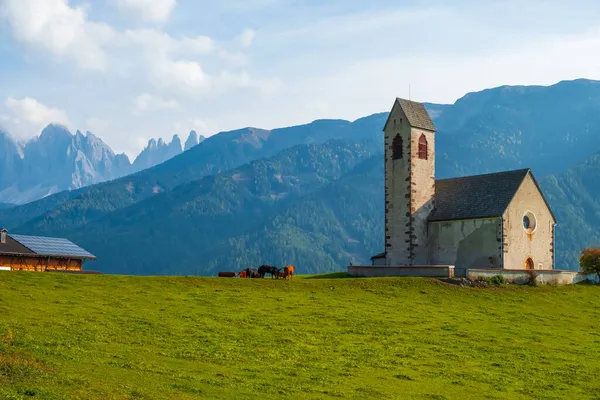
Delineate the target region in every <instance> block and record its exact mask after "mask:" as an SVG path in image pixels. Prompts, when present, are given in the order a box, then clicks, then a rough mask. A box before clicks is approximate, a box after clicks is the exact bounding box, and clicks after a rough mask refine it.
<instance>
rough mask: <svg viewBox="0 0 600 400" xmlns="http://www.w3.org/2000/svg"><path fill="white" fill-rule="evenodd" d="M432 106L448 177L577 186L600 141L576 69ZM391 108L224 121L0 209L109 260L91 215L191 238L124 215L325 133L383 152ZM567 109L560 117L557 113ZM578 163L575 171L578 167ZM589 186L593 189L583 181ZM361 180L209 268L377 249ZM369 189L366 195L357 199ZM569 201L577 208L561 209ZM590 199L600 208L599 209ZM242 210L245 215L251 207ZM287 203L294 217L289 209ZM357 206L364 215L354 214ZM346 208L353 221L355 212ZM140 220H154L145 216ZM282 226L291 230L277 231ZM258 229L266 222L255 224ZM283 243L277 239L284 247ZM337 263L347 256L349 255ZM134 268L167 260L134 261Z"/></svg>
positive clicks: (241, 238)
mask: <svg viewBox="0 0 600 400" xmlns="http://www.w3.org/2000/svg"><path fill="white" fill-rule="evenodd" d="M390 103H391V102H390ZM390 106H391V104H390ZM427 108H428V109H429V110H430V111H431V113H432V117H433V119H434V121H435V123H436V125H437V127H438V133H437V134H436V175H437V177H438V178H445V177H450V176H457V175H469V174H476V173H485V172H495V171H501V170H507V169H516V168H522V167H530V168H532V169H533V172H534V174H535V175H536V177H537V178H538V179H539V180H540V181H542V182H544V181H545V180H544V177H549V178H548V179H554V180H557V181H559V184H558V185H556V186H557V187H558V188H559V189H560V190H563V191H565V193H569V192H568V190H571V191H574V190H573V189H570V185H569V184H568V182H566V179H567V178H569V176H568V175H564V174H562V173H563V171H564V170H565V169H566V168H572V167H574V166H576V165H577V164H579V163H581V162H583V161H584V160H585V159H586V157H589V156H591V155H592V154H593V153H594V152H597V151H598V150H599V149H600V82H596V81H587V80H576V81H570V82H561V83H559V84H556V85H553V86H550V87H537V86H534V87H501V88H496V89H490V90H486V91H483V92H478V93H470V94H468V95H466V96H465V97H464V98H463V99H461V100H459V101H457V102H456V103H455V104H454V105H436V104H427ZM387 115H388V114H387V113H381V114H375V115H372V116H369V117H365V118H362V119H359V120H357V121H355V122H349V121H343V120H319V121H315V122H313V123H311V124H307V125H301V126H296V127H290V128H283V129H276V130H272V131H267V130H261V129H256V128H246V129H241V130H238V131H232V132H223V133H220V134H217V135H214V136H212V137H211V138H209V139H207V140H205V141H204V142H203V143H201V144H200V145H198V146H195V147H194V148H193V149H191V150H189V151H187V152H184V153H183V154H181V155H179V156H177V157H174V158H172V159H170V160H168V161H166V162H164V163H162V164H159V165H157V166H155V167H153V168H150V169H147V170H144V171H142V172H140V173H137V174H134V175H131V176H127V177H124V178H120V179H117V180H115V181H112V182H107V183H102V184H97V185H94V186H92V187H88V188H84V189H80V190H79V191H77V192H76V193H73V192H66V193H65V192H63V193H59V194H56V195H53V196H49V197H48V198H45V199H43V200H40V201H38V202H33V203H31V204H27V205H25V206H21V207H16V208H14V209H11V210H9V211H0V220H2V221H4V223H5V226H7V227H9V228H11V229H12V228H16V231H18V232H19V233H29V234H44V235H60V236H66V237H72V238H74V239H76V240H77V241H81V243H82V244H83V245H86V246H88V244H89V250H90V251H92V252H95V253H97V255H98V256H99V257H108V258H107V259H110V257H109V256H107V255H106V253H104V250H103V247H96V246H97V245H99V240H100V239H98V238H97V237H95V236H94V235H96V234H95V233H93V232H90V233H86V232H85V231H86V226H92V225H93V226H99V225H96V224H102V223H103V222H102V221H111V224H116V225H114V226H115V228H119V229H122V231H126V232H130V233H133V232H138V233H137V234H138V235H139V237H140V238H141V240H145V239H144V238H146V237H147V232H145V231H144V230H139V229H138V228H139V227H140V226H146V227H149V229H162V231H161V233H160V234H161V235H169V238H170V239H173V240H176V239H177V238H178V237H181V238H185V237H189V235H190V234H191V232H189V231H185V230H181V229H179V227H176V228H174V229H172V230H165V229H164V227H163V226H158V227H153V226H152V225H151V224H147V222H148V221H147V220H146V219H144V218H141V217H140V218H139V219H135V220H130V219H128V218H125V217H124V216H127V215H128V207H132V208H131V209H132V210H133V209H136V210H138V211H137V212H138V216H139V215H143V212H144V207H141V206H136V203H139V202H144V205H148V204H154V206H153V207H154V208H153V209H155V210H161V212H162V213H164V214H165V215H166V214H169V213H172V212H174V211H177V207H180V205H179V204H178V202H177V201H172V200H173V197H172V196H167V195H160V196H156V195H157V194H160V193H167V194H168V193H170V192H172V191H174V190H175V189H176V188H177V187H178V186H180V185H185V184H187V183H190V182H193V181H195V180H199V179H202V178H204V177H206V176H208V175H213V176H214V175H217V174H219V173H223V172H226V171H229V170H232V169H235V168H238V167H239V166H241V165H243V164H245V163H249V162H252V161H253V160H258V159H261V158H268V157H273V156H274V155H276V154H277V153H279V152H281V151H283V150H285V149H287V148H289V147H291V146H294V145H297V144H301V143H323V142H324V141H326V140H328V139H332V138H338V139H346V140H349V141H359V142H360V141H365V140H371V142H372V145H373V146H374V148H375V151H381V150H382V149H383V140H382V139H383V135H382V132H381V130H382V127H383V124H384V122H385V120H386V118H387ZM559 116H560V119H559V120H556V118H557V117H559ZM538 150H539V153H538V152H537V151H538ZM573 173H575V175H577V174H579V173H580V172H573ZM552 175H554V177H552ZM597 177H598V172H594V170H590V171H589V177H588V178H590V179H588V178H586V181H585V182H588V183H586V184H589V182H593V181H594V180H593V179H597ZM257 178H258V179H259V181H260V180H261V179H265V177H257ZM571 178H572V176H571ZM353 179H356V178H355V177H348V178H347V179H346V181H347V182H355V181H354V180H353ZM360 179H361V181H362V182H366V183H377V184H378V185H381V183H380V182H381V180H382V179H383V177H382V174H381V171H380V170H378V169H374V170H372V171H370V172H369V174H367V175H363V177H362V178H360ZM356 182H360V181H356ZM542 185H543V186H544V184H542ZM546 185H547V183H546ZM345 187H351V185H350V184H348V185H345ZM546 187H548V188H549V189H548V190H549V191H551V190H552V188H550V187H549V186H546ZM581 187H583V188H585V186H584V185H581ZM213 188H214V190H216V191H218V190H220V189H219V188H217V187H213ZM359 189H361V187H359ZM332 190H333V189H332ZM352 190H353V189H350V190H345V191H344V192H343V196H335V197H327V196H329V195H327V194H326V193H325V196H326V197H324V198H321V199H320V200H319V201H318V204H324V205H328V208H327V209H325V208H323V207H321V206H316V207H315V206H312V205H310V204H308V205H307V209H306V210H304V211H302V210H298V209H297V210H296V211H294V210H290V211H289V212H288V211H285V210H282V213H283V214H281V215H282V217H281V218H279V217H273V218H276V219H275V220H272V222H269V221H262V222H258V221H257V223H262V224H263V226H264V227H266V228H265V229H267V230H268V231H269V232H268V236H265V235H263V234H261V233H260V232H257V231H256V230H254V231H246V232H242V233H239V232H238V233H239V234H237V236H231V237H222V238H219V241H218V242H216V243H214V245H215V248H214V249H207V250H206V251H207V252H206V253H203V254H205V255H206V260H205V261H206V262H207V263H208V264H207V265H210V267H209V269H207V270H206V272H210V271H212V270H214V269H216V268H221V267H224V268H225V267H228V266H229V264H230V263H237V261H236V260H238V259H239V257H241V255H243V254H245V253H244V252H248V251H254V253H253V256H252V258H248V260H252V262H254V261H253V260H258V259H262V260H268V259H273V260H283V259H297V260H301V259H302V257H300V256H299V255H300V254H307V251H308V250H307V249H315V252H314V253H315V255H316V254H317V253H318V254H319V256H318V257H317V256H315V257H314V258H313V260H312V261H311V262H312V265H313V266H315V268H316V266H319V265H328V266H329V267H328V268H330V267H331V266H332V265H335V264H336V263H340V262H341V261H340V260H341V259H342V258H343V257H341V256H340V255H345V256H350V255H352V259H353V260H358V261H361V262H368V259H365V257H366V256H368V255H369V254H370V253H371V251H372V250H371V249H372V248H373V247H377V246H373V245H369V247H368V248H367V247H363V248H362V249H360V248H357V246H356V243H355V241H356V240H359V242H364V243H365V244H367V243H373V244H376V242H377V240H379V239H377V238H378V237H380V235H381V234H382V233H381V232H379V231H378V228H377V225H376V224H372V221H373V220H374V219H377V218H380V216H381V215H382V214H381V209H382V205H380V206H377V207H373V208H372V209H370V211H369V214H368V215H367V216H362V217H360V216H358V214H356V212H355V211H353V212H348V210H360V209H365V207H366V206H367V205H368V206H370V205H372V204H379V203H378V200H377V198H378V197H377V193H376V191H375V192H374V191H369V190H367V191H366V192H361V190H357V191H356V192H357V194H358V196H352ZM555 192H556V193H557V194H555V195H554V196H553V195H552V194H551V193H549V197H550V202H551V205H552V207H553V208H555V210H557V214H558V215H559V217H560V219H561V221H559V227H558V229H559V231H560V230H563V229H565V230H564V231H563V232H569V231H574V230H577V229H580V228H578V223H579V224H580V223H581V221H584V219H583V217H580V220H579V221H576V220H574V219H571V218H569V216H570V215H572V214H573V213H572V212H570V211H568V210H569V207H571V206H572V205H571V204H570V203H569V201H570V200H569V198H568V197H569V196H564V195H562V194H561V192H560V191H559V190H558V189H557V190H555ZM582 193H583V192H582ZM155 196H156V198H154V197H155ZM240 196H242V198H243V194H241V193H240ZM359 196H363V197H364V198H360V199H359V198H358V197H359ZM230 197H233V196H230ZM592 197H593V196H592ZM341 198H343V199H344V202H345V204H346V206H345V208H343V209H336V205H337V203H338V202H340V199H341ZM582 199H585V200H586V201H588V199H587V197H584V196H582ZM145 201H148V203H146V202H145ZM191 201H193V200H191ZM240 201H242V200H241V199H240ZM249 204H250V205H251V203H249ZM250 205H249V206H250ZM560 208H563V209H565V210H567V211H566V212H563V213H562V214H561V212H560ZM591 209H592V210H593V211H594V212H595V209H593V208H591ZM140 210H141V211H140ZM319 210H321V211H319ZM196 211H197V210H190V212H191V214H189V215H187V216H186V217H189V218H190V219H192V218H196V217H197V215H195V213H196ZM248 212H252V209H251V208H249V209H248ZM240 213H242V214H240V215H243V210H242V211H240ZM284 214H285V215H286V217H285V219H283V218H284V217H283V215H284ZM326 214H328V215H326ZM354 214H356V215H355V216H353V215H354ZM337 215H343V216H344V217H338V216H337ZM289 218H291V219H292V221H293V220H296V221H303V220H309V221H314V222H315V224H314V227H313V228H310V229H309V228H308V227H302V226H298V224H297V223H289V222H287V220H288V219H289ZM319 218H322V222H319ZM348 218H349V220H348V221H346V219H348ZM586 219H589V220H590V221H592V220H594V219H593V218H592V217H591V216H586ZM140 221H144V222H143V224H142V223H141V222H140ZM379 222H380V221H379ZM594 222H595V220H594ZM90 223H91V224H90ZM88 224H90V225H88ZM120 224H123V226H120ZM369 224H371V225H369ZM165 226H166V225H165ZM594 226H597V224H590V229H592V230H593V229H594ZM275 227H278V228H277V229H281V231H280V230H274V229H275ZM563 227H564V228H563ZM255 228H256V226H254V227H253V228H252V229H255ZM351 228H352V229H355V230H356V231H357V232H363V233H361V236H356V235H353V234H347V238H348V243H349V244H344V243H343V241H341V240H338V239H339V237H337V236H335V235H342V234H344V235H346V233H344V231H348V230H349V229H351ZM194 229H201V230H202V229H213V227H211V226H210V224H206V225H205V226H199V227H196V228H194ZM249 229H250V228H249ZM322 231H328V232H332V233H331V234H329V235H328V236H329V237H327V238H322V237H319V235H320V232H322ZM375 231H377V232H375ZM96 232H98V231H96ZM279 232H282V233H284V234H285V235H288V237H289V235H290V234H291V235H293V236H294V237H297V238H301V237H302V238H304V239H302V243H300V240H299V241H295V242H294V241H292V242H286V241H281V240H280V238H281V237H282V235H281V234H279ZM335 232H338V233H335ZM368 232H375V233H373V235H375V236H376V237H374V238H373V237H371V236H369V234H368ZM199 234H202V232H199ZM100 235H101V236H102V235H109V231H107V232H102V233H101V234H100ZM356 237H358V239H356ZM265 238H268V239H269V241H270V242H271V243H272V245H264V241H265ZM575 239H576V240H573V241H569V240H565V237H564V236H561V235H557V249H558V255H559V257H561V253H562V254H564V255H565V256H566V255H567V254H569V255H570V256H569V257H567V258H568V259H563V260H562V261H561V263H560V265H558V266H559V267H560V268H574V267H576V266H574V265H573V263H574V262H573V255H574V254H576V253H577V251H578V248H579V247H580V246H583V245H585V244H584V240H583V239H584V238H579V237H578V238H575ZM328 240H330V241H332V242H334V243H336V246H335V247H332V246H330V245H329V244H328ZM261 241H262V242H261ZM230 245H231V246H234V247H235V248H236V249H237V250H236V252H237V253H235V254H233V253H231V257H224V256H223V255H222V254H221V253H218V254H217V252H216V251H217V250H218V248H220V249H222V250H223V251H227V246H230ZM217 246H219V247H218V248H217ZM274 246H279V247H277V248H274ZM320 247H321V248H320ZM111 251H114V252H121V251H123V252H125V251H131V248H129V249H125V248H119V247H118V246H117V247H115V248H113V247H111ZM139 256H140V257H142V256H143V255H139ZM345 256H344V257H345ZM337 265H338V266H341V264H337ZM130 268H133V267H130V266H129V265H128V264H123V265H114V264H113V265H110V270H111V271H112V272H120V273H130V272H133V271H132V270H130ZM165 268H166V267H164V266H162V267H161V269H160V271H162V272H164V271H165ZM311 268H312V267H311ZM135 272H136V273H156V272H159V271H157V270H153V271H151V270H147V271H146V270H144V271H140V270H136V271H135ZM168 272H169V273H178V271H177V270H176V266H174V267H172V268H169V271H168ZM194 272H195V273H198V272H201V271H199V270H196V271H194Z"/></svg>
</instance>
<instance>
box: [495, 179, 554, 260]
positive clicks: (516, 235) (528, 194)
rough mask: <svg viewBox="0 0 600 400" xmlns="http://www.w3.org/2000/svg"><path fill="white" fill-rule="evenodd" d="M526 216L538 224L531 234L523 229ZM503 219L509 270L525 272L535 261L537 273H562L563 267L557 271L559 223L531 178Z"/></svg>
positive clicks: (527, 180)
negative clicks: (556, 231)
mask: <svg viewBox="0 0 600 400" xmlns="http://www.w3.org/2000/svg"><path fill="white" fill-rule="evenodd" d="M525 215H528V216H529V217H530V219H531V220H532V221H533V220H535V229H534V230H533V231H532V232H528V231H527V230H526V229H525V227H524V225H523V217H524V216H525ZM531 216H533V218H531ZM503 218H504V241H503V244H504V267H505V268H507V269H525V263H526V261H527V259H528V258H531V260H532V261H533V265H534V267H535V269H546V270H547V269H554V268H556V269H561V268H560V266H557V267H554V254H553V252H554V249H553V234H554V222H555V221H554V220H553V218H552V214H551V213H550V210H549V209H548V207H547V206H546V203H545V202H544V199H543V197H542V195H541V193H540V192H539V190H538V189H537V186H536V185H535V182H534V181H533V179H532V178H531V175H530V174H528V175H527V177H526V178H525V180H524V181H523V183H522V184H521V187H520V188H519V190H518V191H517V193H516V194H515V197H514V198H513V200H512V201H511V203H510V205H509V206H508V209H507V210H506V213H505V214H504V217H503ZM530 222H531V221H530Z"/></svg>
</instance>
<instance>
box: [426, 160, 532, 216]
mask: <svg viewBox="0 0 600 400" xmlns="http://www.w3.org/2000/svg"><path fill="white" fill-rule="evenodd" d="M528 172H529V169H528V168H527V169H519V170H514V171H505V172H497V173H493V174H485V175H474V176H465V177H461V178H451V179H441V180H437V181H435V210H434V211H433V212H432V213H431V215H430V216H429V221H449V220H459V219H473V218H486V217H499V216H502V215H503V214H504V211H506V209H507V207H508V205H509V203H510V201H511V200H512V199H513V197H514V195H515V193H516V192H517V190H518V189H519V186H521V182H523V179H525V177H526V176H527V173H528Z"/></svg>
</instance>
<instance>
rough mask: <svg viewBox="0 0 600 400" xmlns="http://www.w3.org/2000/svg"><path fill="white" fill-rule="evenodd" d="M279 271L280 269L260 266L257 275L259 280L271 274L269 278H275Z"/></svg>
mask: <svg viewBox="0 0 600 400" xmlns="http://www.w3.org/2000/svg"><path fill="white" fill-rule="evenodd" d="M280 269H281V268H275V267H274V266H272V265H261V266H260V267H258V273H259V274H260V276H261V278H264V277H265V275H266V274H271V278H277V277H278V276H277V275H279V270H280Z"/></svg>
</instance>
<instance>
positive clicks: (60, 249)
mask: <svg viewBox="0 0 600 400" xmlns="http://www.w3.org/2000/svg"><path fill="white" fill-rule="evenodd" d="M9 237H10V238H12V239H14V240H15V241H17V242H18V243H20V244H21V245H23V246H25V247H26V248H27V249H29V250H31V251H32V252H33V254H35V255H36V256H50V257H52V256H55V257H70V258H81V259H92V260H93V259H95V258H96V257H95V256H94V255H93V254H91V253H89V252H88V251H86V250H84V249H82V248H81V247H79V246H77V245H76V244H74V243H73V242H71V241H69V240H67V239H62V238H53V237H41V236H26V235H12V234H9ZM25 254H30V253H25Z"/></svg>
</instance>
